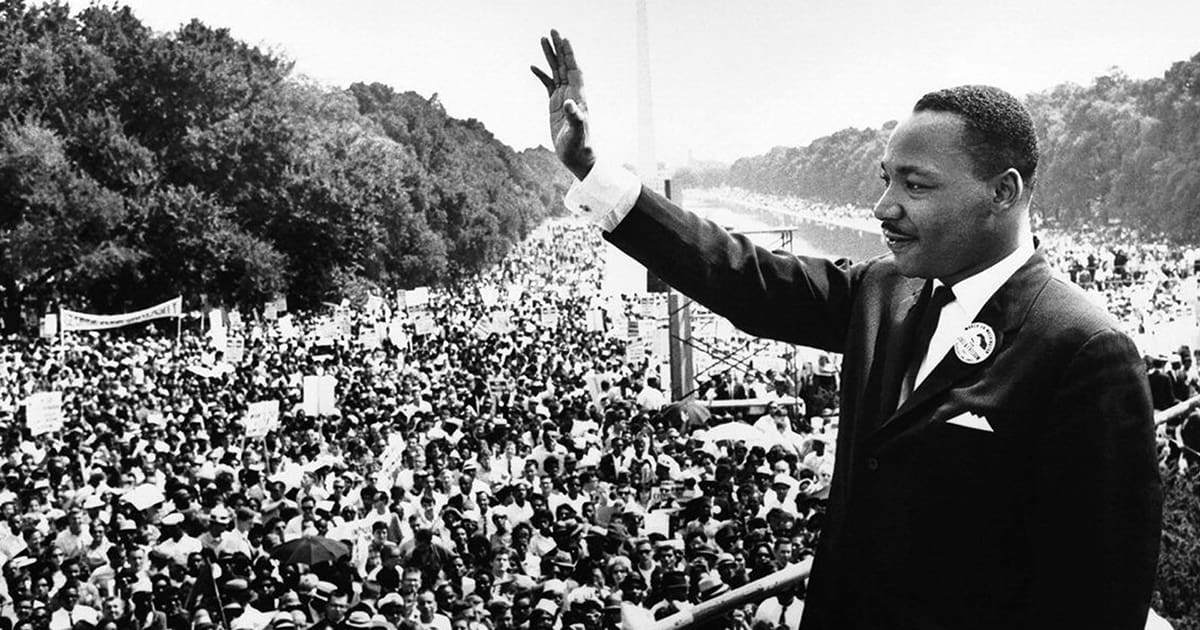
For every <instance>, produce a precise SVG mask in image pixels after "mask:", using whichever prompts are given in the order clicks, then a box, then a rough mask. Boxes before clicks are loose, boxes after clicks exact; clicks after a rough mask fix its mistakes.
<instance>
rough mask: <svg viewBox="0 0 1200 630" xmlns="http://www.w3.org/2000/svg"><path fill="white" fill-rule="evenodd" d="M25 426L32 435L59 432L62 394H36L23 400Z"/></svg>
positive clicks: (61, 415)
mask: <svg viewBox="0 0 1200 630" xmlns="http://www.w3.org/2000/svg"><path fill="white" fill-rule="evenodd" d="M25 426H27V427H29V433H30V434H32V435H35V436H37V435H43V434H46V433H54V432H56V431H61V430H62V426H63V412H62V392H61V391H57V392H38V393H36V394H33V395H32V396H30V397H29V398H27V399H26V400H25Z"/></svg>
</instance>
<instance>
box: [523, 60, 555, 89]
mask: <svg viewBox="0 0 1200 630" xmlns="http://www.w3.org/2000/svg"><path fill="white" fill-rule="evenodd" d="M529 69H530V70H532V71H533V76H535V77H537V78H538V80H539V81H541V82H542V85H544V86H546V91H547V92H549V93H550V94H554V79H551V78H550V77H549V76H547V75H546V73H545V72H542V71H541V69H539V68H538V67H537V66H529Z"/></svg>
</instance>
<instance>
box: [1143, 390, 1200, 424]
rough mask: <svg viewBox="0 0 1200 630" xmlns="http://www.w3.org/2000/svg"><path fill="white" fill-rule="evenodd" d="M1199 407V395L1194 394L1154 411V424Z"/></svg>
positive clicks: (1172, 418)
mask: <svg viewBox="0 0 1200 630" xmlns="http://www.w3.org/2000/svg"><path fill="white" fill-rule="evenodd" d="M1196 407H1200V396H1194V397H1192V398H1189V399H1187V400H1185V401H1183V402H1181V403H1176V404H1175V405H1174V406H1171V407H1167V408H1166V409H1163V410H1162V411H1155V412H1154V424H1155V426H1157V425H1160V424H1162V423H1164V422H1167V421H1168V420H1174V419H1175V418H1178V417H1179V416H1182V415H1185V414H1187V412H1189V411H1191V410H1192V409H1195V408H1196Z"/></svg>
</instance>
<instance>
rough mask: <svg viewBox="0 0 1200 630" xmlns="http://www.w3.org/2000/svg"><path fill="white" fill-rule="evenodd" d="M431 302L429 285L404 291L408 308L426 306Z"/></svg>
mask: <svg viewBox="0 0 1200 630" xmlns="http://www.w3.org/2000/svg"><path fill="white" fill-rule="evenodd" d="M428 303H429V287H417V288H415V289H409V290H407V291H405V292H404V304H405V305H407V307H408V308H413V307H414V306H424V305H426V304H428Z"/></svg>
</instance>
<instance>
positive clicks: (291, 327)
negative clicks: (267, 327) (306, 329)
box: [276, 315, 296, 339]
mask: <svg viewBox="0 0 1200 630" xmlns="http://www.w3.org/2000/svg"><path fill="white" fill-rule="evenodd" d="M276 325H277V326H278V327H279V336H280V337H283V338H284V339H292V338H294V337H295V336H296V325H295V324H293V323H292V316H291V315H283V316H281V317H280V318H279V320H278V321H277V322H276Z"/></svg>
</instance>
